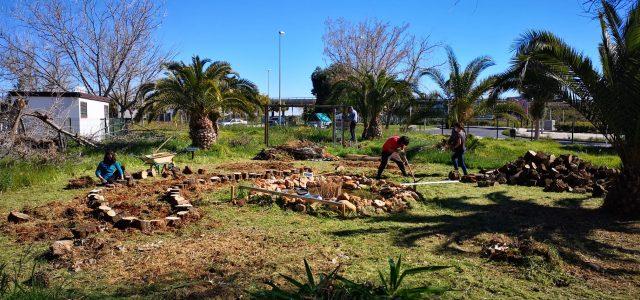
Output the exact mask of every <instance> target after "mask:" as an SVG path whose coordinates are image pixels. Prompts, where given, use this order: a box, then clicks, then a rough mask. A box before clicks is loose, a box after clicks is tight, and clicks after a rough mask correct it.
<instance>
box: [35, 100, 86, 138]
mask: <svg viewBox="0 0 640 300" xmlns="http://www.w3.org/2000/svg"><path fill="white" fill-rule="evenodd" d="M27 104H28V108H30V109H32V110H34V111H39V112H41V113H46V114H47V115H49V116H52V117H53V118H54V121H55V122H56V124H58V125H60V126H62V127H63V128H64V129H67V130H71V131H73V132H79V130H80V112H79V108H78V101H77V98H59V97H28V98H27ZM38 122H40V121H38ZM69 124H71V127H69Z"/></svg>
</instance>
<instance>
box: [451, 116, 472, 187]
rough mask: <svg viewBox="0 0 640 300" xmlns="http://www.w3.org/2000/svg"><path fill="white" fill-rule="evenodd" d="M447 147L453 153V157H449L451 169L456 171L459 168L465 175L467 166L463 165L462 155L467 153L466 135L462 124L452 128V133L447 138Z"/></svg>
mask: <svg viewBox="0 0 640 300" xmlns="http://www.w3.org/2000/svg"><path fill="white" fill-rule="evenodd" d="M449 146H450V147H451V150H452V151H453V155H451V161H452V162H453V168H454V169H455V170H456V171H458V166H459V167H461V168H462V172H463V173H464V175H467V174H468V173H467V165H466V164H465V163H464V153H465V151H467V133H466V132H465V131H464V127H463V126H462V124H460V123H456V124H455V125H454V126H453V131H452V132H451V136H450V137H449Z"/></svg>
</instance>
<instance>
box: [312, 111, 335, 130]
mask: <svg viewBox="0 0 640 300" xmlns="http://www.w3.org/2000/svg"><path fill="white" fill-rule="evenodd" d="M307 126H311V127H316V128H327V127H329V126H331V118H329V116H327V114H325V113H315V114H313V115H312V117H311V119H310V120H309V121H307Z"/></svg>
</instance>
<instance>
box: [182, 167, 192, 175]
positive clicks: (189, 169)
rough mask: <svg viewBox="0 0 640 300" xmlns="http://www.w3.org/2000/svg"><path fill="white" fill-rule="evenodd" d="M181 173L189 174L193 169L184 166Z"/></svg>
mask: <svg viewBox="0 0 640 300" xmlns="http://www.w3.org/2000/svg"><path fill="white" fill-rule="evenodd" d="M182 174H185V175H190V174H193V170H191V168H190V167H189V166H184V170H182Z"/></svg>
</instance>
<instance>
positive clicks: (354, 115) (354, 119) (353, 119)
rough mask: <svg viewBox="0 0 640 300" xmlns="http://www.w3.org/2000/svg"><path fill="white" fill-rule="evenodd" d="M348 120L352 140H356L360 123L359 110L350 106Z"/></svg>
mask: <svg viewBox="0 0 640 300" xmlns="http://www.w3.org/2000/svg"><path fill="white" fill-rule="evenodd" d="M347 121H349V133H350V134H351V142H353V143H355V142H356V126H357V125H358V112H357V111H356V110H355V109H353V106H349V108H348V110H347Z"/></svg>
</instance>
